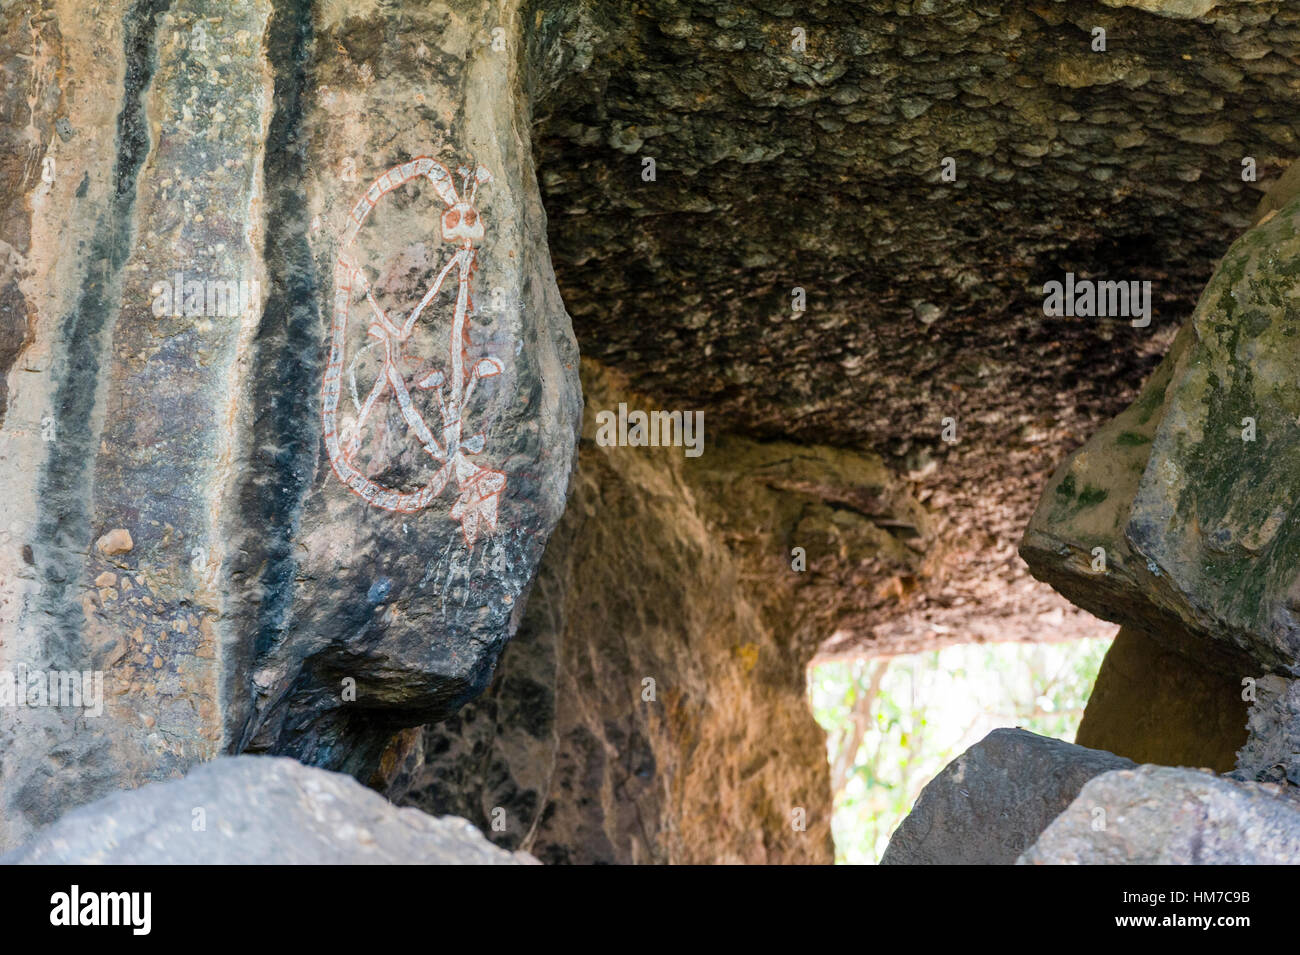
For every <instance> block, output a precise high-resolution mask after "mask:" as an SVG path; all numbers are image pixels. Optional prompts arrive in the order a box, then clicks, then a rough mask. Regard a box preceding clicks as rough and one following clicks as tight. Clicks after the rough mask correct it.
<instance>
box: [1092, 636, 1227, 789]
mask: <svg viewBox="0 0 1300 955" xmlns="http://www.w3.org/2000/svg"><path fill="white" fill-rule="evenodd" d="M1249 708H1250V705H1249V704H1248V703H1247V702H1246V701H1245V700H1244V699H1243V698H1242V683H1241V679H1240V678H1239V677H1237V676H1236V675H1235V674H1230V673H1224V672H1222V671H1221V670H1216V669H1213V668H1211V667H1208V666H1205V665H1204V664H1203V663H1201V662H1199V661H1198V660H1196V659H1193V658H1192V657H1189V656H1187V655H1186V654H1184V653H1180V652H1178V651H1175V650H1171V649H1170V648H1169V647H1168V646H1166V645H1165V644H1164V643H1161V642H1160V641H1159V640H1157V639H1155V638H1154V637H1151V636H1149V635H1148V634H1146V633H1145V632H1143V631H1141V630H1137V629H1135V628H1133V627H1122V628H1121V629H1120V631H1119V635H1118V636H1117V637H1116V638H1115V641H1114V642H1113V643H1112V644H1111V645H1110V649H1109V650H1107V651H1106V657H1105V659H1104V660H1103V661H1102V664H1101V670H1100V671H1099V672H1098V674H1097V681H1096V684H1095V685H1094V686H1093V688H1092V694H1091V695H1090V696H1089V697H1088V705H1087V708H1086V709H1085V710H1084V713H1083V719H1082V720H1081V721H1080V723H1079V729H1078V732H1077V733H1076V734H1075V737H1074V741H1075V742H1076V743H1078V744H1079V745H1080V746H1087V747H1088V748H1090V749H1104V750H1106V751H1108V752H1111V753H1115V754H1116V755H1119V756H1127V757H1128V758H1129V759H1131V760H1133V761H1134V762H1137V763H1158V764H1160V765H1162V766H1192V767H1198V768H1199V767H1202V766H1203V767H1207V768H1209V769H1213V770H1215V771H1216V772H1221V773H1226V772H1227V771H1229V770H1230V769H1232V768H1233V767H1235V766H1236V765H1237V750H1239V749H1241V747H1242V746H1243V745H1244V744H1245V742H1246V715H1247V711H1248V709H1249Z"/></svg>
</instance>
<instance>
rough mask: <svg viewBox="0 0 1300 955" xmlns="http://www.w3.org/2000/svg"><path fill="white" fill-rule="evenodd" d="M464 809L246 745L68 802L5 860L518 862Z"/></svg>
mask: <svg viewBox="0 0 1300 955" xmlns="http://www.w3.org/2000/svg"><path fill="white" fill-rule="evenodd" d="M531 862H536V860H535V859H533V858H532V857H530V856H528V855H527V854H525V853H510V852H504V851H502V850H501V849H498V848H497V847H496V846H494V845H492V844H491V843H490V842H488V841H487V840H486V839H484V838H483V836H482V835H481V834H480V833H479V832H478V830H476V829H475V828H474V827H473V826H471V825H470V824H469V823H468V822H466V821H465V820H463V819H454V818H450V817H447V818H442V819H435V818H433V817H432V816H427V815H425V814H424V813H422V812H420V811H418V810H415V809H398V808H396V807H394V806H393V805H391V804H390V803H388V802H386V801H385V800H384V799H383V797H381V796H379V795H377V794H375V793H373V792H371V791H370V790H368V789H366V788H365V787H364V786H362V785H361V784H360V783H358V782H357V781H356V780H354V779H352V778H351V777H350V776H344V775H342V774H340V773H330V772H326V771H325V770H321V769H313V768H310V767H307V766H303V765H301V764H299V763H298V762H296V761H295V760H292V759H284V758H278V757H270V756H237V757H229V758H222V759H218V760H215V761H214V762H211V763H208V764H205V765H203V766H199V767H197V768H195V769H194V770H193V771H192V772H191V773H190V774H189V775H187V776H186V777H185V778H184V779H180V780H173V781H171V782H166V783H152V784H150V785H147V786H142V787H140V788H139V789H135V790H131V791H128V792H122V793H115V794H114V795H112V796H108V797H106V798H104V799H101V800H99V801H98V802H95V803H92V804H90V805H88V806H83V807H81V808H80V809H77V810H75V811H73V812H70V813H68V814H67V815H66V816H64V817H63V818H62V819H60V820H59V821H58V822H57V823H55V824H54V825H53V826H50V827H49V828H47V829H45V830H44V831H42V832H41V833H40V834H39V835H38V836H37V837H36V838H35V839H33V840H32V841H31V842H29V843H28V844H26V845H24V846H21V847H20V848H18V849H15V850H14V851H12V852H10V853H7V854H6V855H3V856H0V864H4V865H380V864H384V865H515V864H524V863H531Z"/></svg>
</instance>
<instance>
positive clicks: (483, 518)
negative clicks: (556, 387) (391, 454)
mask: <svg viewBox="0 0 1300 955" xmlns="http://www.w3.org/2000/svg"><path fill="white" fill-rule="evenodd" d="M459 173H460V176H461V189H460V191H459V193H458V192H457V190H456V185H455V182H454V181H453V180H452V177H451V173H449V172H448V171H447V168H446V167H445V166H443V165H442V164H441V163H439V162H437V161H436V160H433V159H430V158H428V157H427V156H420V157H417V158H416V159H413V160H411V161H410V162H406V163H402V164H401V165H398V166H394V167H393V168H392V169H390V170H388V171H387V172H386V173H384V174H383V175H382V176H380V177H379V178H378V179H376V180H375V182H374V183H373V184H372V185H371V186H370V188H369V189H367V190H366V193H365V195H364V196H362V197H361V200H360V201H359V202H358V203H357V204H356V206H355V207H353V209H352V212H351V214H350V217H349V223H348V227H347V229H346V230H345V231H344V233H343V235H342V237H341V241H340V243H339V254H338V260H337V261H336V263H335V266H334V319H333V323H332V325H331V333H330V357H329V365H328V366H327V368H326V370H325V380H324V386H323V389H322V409H323V410H322V418H323V421H324V432H325V447H326V449H327V450H328V452H329V457H330V464H331V466H332V467H333V469H334V473H335V474H336V475H337V476H338V479H339V480H340V481H342V482H343V484H344V485H345V486H346V487H347V488H348V489H349V490H350V491H352V493H354V494H356V495H357V496H358V497H360V498H362V499H363V500H365V501H366V502H367V503H368V504H370V505H372V506H374V507H378V508H382V509H384V510H386V511H398V512H402V513H412V512H415V511H419V510H422V509H423V508H425V507H427V506H428V505H429V504H430V503H431V502H432V501H433V500H434V498H436V497H438V495H440V494H441V493H442V492H443V490H444V489H445V488H446V487H447V486H448V484H450V483H451V482H452V481H454V482H455V489H456V500H455V503H454V504H453V505H452V508H451V516H452V519H453V520H456V521H459V522H460V527H461V533H462V535H463V536H464V539H465V543H466V544H467V545H473V543H474V541H475V540H477V539H478V537H479V536H480V535H484V536H485V535H488V534H491V533H492V531H494V530H495V529H496V524H497V501H498V499H499V497H500V494H501V492H502V491H503V490H504V489H505V487H506V475H505V474H503V473H502V472H500V471H495V470H492V469H491V468H488V467H484V466H482V465H480V464H478V463H476V462H475V461H473V460H471V458H473V457H475V456H477V455H478V454H480V453H481V452H482V451H483V449H484V447H485V445H486V443H487V438H486V435H485V434H484V433H483V432H481V431H480V432H478V433H476V434H473V435H472V436H470V437H465V436H464V428H465V424H466V422H465V411H466V408H467V407H468V406H469V402H470V399H471V398H472V397H473V395H474V390H475V387H476V386H477V385H478V383H479V382H480V381H482V380H483V379H484V378H490V377H492V376H494V375H499V374H501V372H502V371H503V370H504V366H503V365H502V363H501V362H500V361H499V360H498V359H496V358H492V357H481V358H479V359H477V360H476V361H473V362H471V361H470V358H469V355H468V346H469V315H470V312H471V311H472V308H473V304H472V298H471V293H472V284H473V276H474V272H475V269H476V265H477V262H476V260H477V254H478V253H477V251H476V248H475V246H476V245H477V244H479V243H481V242H482V240H483V236H484V234H485V226H484V223H483V217H482V216H481V215H480V214H479V210H478V208H477V206H476V205H475V201H476V199H477V197H478V189H479V186H480V185H482V184H483V183H486V182H490V181H491V179H492V175H491V173H489V172H488V170H487V169H485V168H484V167H483V166H478V167H477V168H476V169H474V170H473V171H471V170H470V169H468V168H466V167H463V166H462V167H461V168H460V170H459ZM418 177H424V178H425V179H426V180H428V182H429V183H430V184H431V185H432V186H433V189H434V191H435V192H436V193H437V195H438V197H439V199H441V200H442V204H443V206H444V207H445V208H444V210H443V212H442V215H441V222H440V227H441V232H442V238H443V240H444V241H446V242H447V243H449V244H451V245H452V246H453V247H454V249H455V252H454V253H453V255H452V257H451V259H450V261H448V262H447V264H446V265H445V266H444V267H443V268H442V270H441V271H440V272H439V273H438V277H437V279H435V280H434V282H433V285H432V286H431V287H430V288H429V290H428V291H427V292H425V293H424V297H423V298H421V299H420V302H419V304H418V305H416V306H415V307H414V308H413V309H412V310H411V312H410V314H408V315H405V316H403V315H401V314H398V313H397V312H396V311H395V310H385V309H384V308H383V307H381V305H380V302H379V298H378V297H377V295H376V292H375V289H374V288H373V287H372V284H371V282H370V280H369V279H368V278H367V276H366V272H365V269H364V268H363V267H362V266H361V265H359V264H357V262H356V261H355V260H354V258H353V252H352V248H353V243H354V242H355V240H356V237H357V233H358V232H359V231H360V229H361V226H362V224H363V223H365V221H366V218H367V217H368V216H369V215H370V213H371V212H372V211H373V210H374V208H375V206H376V204H377V203H378V202H379V200H380V199H381V198H383V197H384V196H385V195H387V194H388V193H390V192H392V191H393V190H395V189H398V188H400V187H402V186H404V185H406V184H407V183H408V182H411V181H412V180H413V179H417V178H418ZM453 274H454V275H455V281H456V283H457V289H456V310H455V313H454V315H453V317H452V322H451V341H450V352H449V356H448V362H447V364H446V365H444V366H443V367H441V368H440V367H437V365H436V364H434V365H433V366H426V367H423V368H421V367H419V365H420V363H421V359H420V358H419V356H418V355H416V354H413V353H411V350H410V343H411V341H412V335H413V333H414V332H415V331H416V330H417V329H419V328H420V327H421V324H422V323H421V317H422V316H425V322H424V324H425V325H426V326H427V325H428V324H430V323H431V318H430V317H429V315H430V314H431V313H432V312H434V311H436V309H432V310H430V311H429V312H426V309H428V308H429V306H430V305H431V304H432V303H433V301H434V299H435V298H436V297H437V295H438V293H439V292H440V291H441V290H442V288H443V286H444V284H446V283H447V281H448V278H449V277H451V276H452V275H453ZM354 308H355V309H357V310H358V311H361V312H362V313H363V314H364V315H365V316H366V318H367V320H368V323H369V324H368V327H367V338H368V341H367V344H366V345H364V346H363V347H362V348H360V349H357V350H356V352H355V354H354V355H353V356H352V360H351V362H350V363H348V365H347V367H346V375H347V381H348V386H349V392H350V397H351V400H352V404H353V406H354V409H355V415H348V416H347V417H346V418H345V419H344V420H343V421H342V427H340V416H339V413H338V405H339V395H340V394H341V393H342V391H343V381H344V374H345V367H344V361H345V358H346V354H345V353H346V350H347V327H348V318H349V315H350V313H351V312H352V311H353V309H354ZM365 353H369V356H368V357H369V359H370V360H369V362H368V365H369V366H372V367H376V368H377V370H376V371H375V374H374V378H375V380H374V383H373V385H371V388H370V391H369V393H368V394H367V395H366V397H365V399H364V400H362V399H361V397H360V394H359V392H358V391H357V364H358V362H359V361H360V360H361V359H362V357H363V355H364V354H365ZM376 359H377V361H376ZM413 363H414V364H415V365H416V366H417V367H416V371H415V372H414V373H413V374H411V377H410V380H408V377H407V376H408V371H407V369H408V368H410V367H411V366H412V364H413ZM413 392H415V393H417V394H419V393H427V396H428V397H431V399H432V400H431V401H430V400H428V397H426V398H423V399H421V400H420V401H419V402H417V401H416V400H414V398H413V394H412V393H413ZM392 403H395V404H396V406H397V408H398V410H399V411H400V417H401V420H402V422H404V424H405V431H406V435H407V440H409V439H410V438H412V437H413V438H414V439H415V440H416V441H418V442H419V444H420V446H421V447H422V448H423V449H424V453H425V454H427V455H428V456H429V458H430V459H432V460H431V462H430V463H429V467H430V469H431V470H432V477H430V478H429V479H428V480H427V481H426V482H425V483H424V484H423V486H420V487H419V488H418V489H414V490H399V489H398V488H394V487H385V486H384V485H383V484H381V483H378V482H377V481H375V480H372V479H371V478H370V477H369V476H367V474H366V473H365V471H364V470H363V468H364V467H365V465H364V464H363V458H364V457H365V446H366V443H367V441H368V440H369V439H371V438H372V437H373V436H372V435H371V432H372V431H374V430H375V429H377V428H380V427H382V426H381V425H380V424H378V423H377V422H376V419H377V418H378V417H379V416H380V415H379V412H380V410H388V409H386V408H384V407H383V406H384V405H385V404H388V405H389V406H390V407H391V404H392ZM421 407H423V408H424V409H426V411H427V410H432V409H434V408H436V410H437V412H438V415H439V418H440V422H441V423H440V426H439V427H438V428H437V432H438V433H437V434H436V435H435V433H434V430H433V429H432V428H430V427H429V425H428V423H427V422H426V421H425V417H424V413H422V411H421Z"/></svg>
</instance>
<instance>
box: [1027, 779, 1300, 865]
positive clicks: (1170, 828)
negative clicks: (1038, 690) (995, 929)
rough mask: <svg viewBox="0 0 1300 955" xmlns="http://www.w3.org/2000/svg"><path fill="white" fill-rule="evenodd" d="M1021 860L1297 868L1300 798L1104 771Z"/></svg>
mask: <svg viewBox="0 0 1300 955" xmlns="http://www.w3.org/2000/svg"><path fill="white" fill-rule="evenodd" d="M1019 863H1020V864H1022V865H1062V864H1065V865H1295V864H1297V863H1300V802H1297V800H1296V797H1295V796H1293V795H1287V794H1285V793H1283V792H1282V791H1281V789H1280V787H1278V786H1276V785H1271V784H1256V783H1243V782H1237V781H1234V780H1229V779H1222V778H1218V777H1215V776H1213V775H1211V774H1209V773H1204V772H1196V771H1193V770H1188V769H1172V768H1170V767H1166V766H1140V767H1138V768H1137V769H1135V770H1121V771H1119V772H1111V773H1106V774H1104V775H1102V776H1098V777H1097V778H1096V779H1094V780H1092V781H1091V782H1089V783H1088V784H1087V785H1086V786H1084V787H1083V790H1082V791H1081V792H1080V793H1079V797H1078V798H1077V799H1075V800H1074V802H1073V803H1071V804H1070V807H1069V808H1068V809H1067V810H1065V812H1063V813H1061V815H1060V816H1058V817H1057V819H1056V821H1054V822H1053V823H1052V824H1051V825H1050V826H1048V827H1047V829H1046V830H1044V831H1043V834H1042V835H1041V836H1040V837H1039V838H1038V841H1037V842H1035V843H1034V845H1033V846H1032V847H1030V849H1029V850H1028V851H1027V852H1025V854H1024V855H1023V856H1021V858H1020V859H1019Z"/></svg>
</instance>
